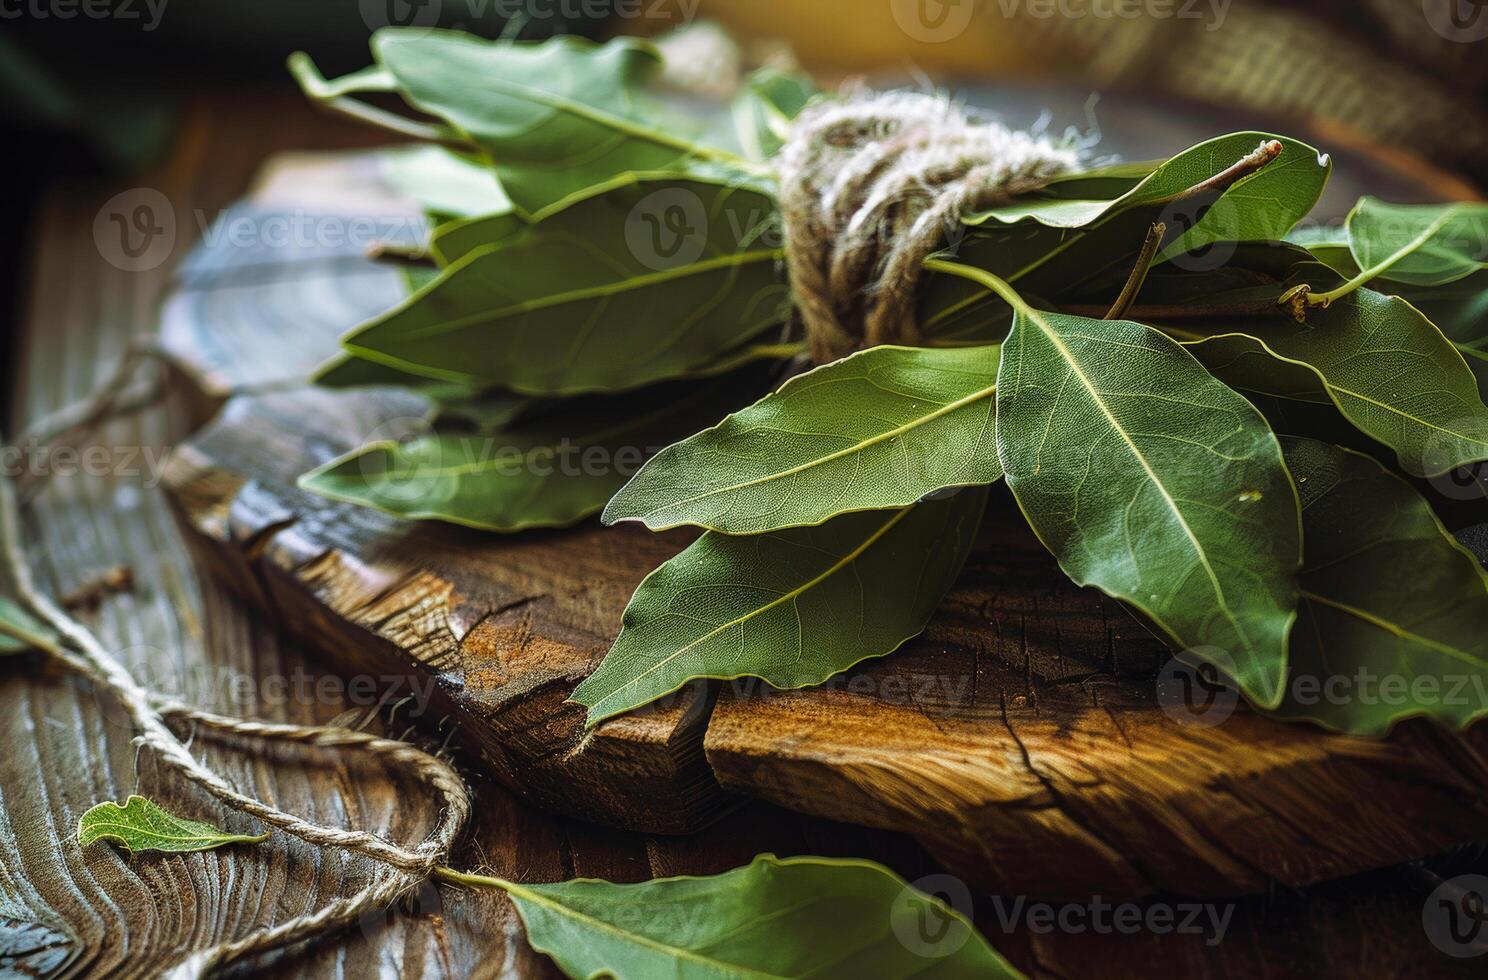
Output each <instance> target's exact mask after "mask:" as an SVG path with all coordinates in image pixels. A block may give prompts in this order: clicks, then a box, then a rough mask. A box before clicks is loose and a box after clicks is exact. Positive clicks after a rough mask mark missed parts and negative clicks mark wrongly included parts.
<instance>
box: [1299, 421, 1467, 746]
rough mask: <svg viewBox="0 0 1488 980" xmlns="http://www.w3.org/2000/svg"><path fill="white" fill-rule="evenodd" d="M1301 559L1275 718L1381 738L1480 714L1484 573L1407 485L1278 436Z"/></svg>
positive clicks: (1339, 454) (1348, 457) (1364, 462)
mask: <svg viewBox="0 0 1488 980" xmlns="http://www.w3.org/2000/svg"><path fill="white" fill-rule="evenodd" d="M1282 447H1283V449H1284V450H1285V452H1286V460H1287V466H1288V467H1290V469H1291V471H1292V474H1293V476H1294V477H1295V478H1296V481H1297V489H1298V492H1299V494H1300V496H1301V499H1302V525H1303V533H1304V536H1305V541H1306V549H1305V550H1306V560H1305V561H1304V562H1303V566H1302V574H1301V578H1300V585H1301V599H1300V603H1299V608H1298V617H1297V626H1296V628H1295V629H1294V630H1293V631H1292V642H1291V648H1290V650H1291V676H1290V678H1289V680H1288V684H1287V698H1286V699H1285V700H1284V701H1282V703H1281V705H1280V706H1279V707H1278V708H1277V709H1276V713H1277V714H1279V715H1281V716H1282V717H1286V718H1292V719H1305V720H1309V721H1313V722H1316V723H1318V724H1320V725H1323V726H1325V727H1328V728H1332V729H1335V730H1338V731H1343V732H1348V733H1351V734H1355V735H1381V734H1384V733H1385V732H1386V731H1387V730H1388V729H1389V728H1390V727H1391V726H1392V725H1394V724H1395V723H1396V722H1398V721H1400V720H1402V719H1404V718H1410V717H1416V716H1426V717H1431V718H1435V719H1437V720H1438V721H1441V722H1442V723H1444V724H1446V725H1449V726H1451V727H1454V728H1463V727H1466V726H1467V725H1468V724H1470V723H1471V722H1473V721H1474V720H1476V719H1478V718H1481V717H1482V716H1484V715H1485V714H1488V577H1485V575H1484V573H1483V568H1482V566H1481V565H1480V564H1479V563H1478V561H1477V559H1476V558H1474V557H1473V555H1472V554H1471V553H1470V552H1468V551H1467V549H1465V548H1463V547H1462V546H1461V545H1460V544H1458V543H1457V541H1456V540H1455V539H1454V538H1453V537H1452V535H1451V534H1450V533H1448V532H1447V530H1446V528H1444V527H1443V526H1442V525H1441V523H1440V521H1438V520H1437V517H1436V515H1435V514H1433V513H1432V510H1431V507H1430V506H1429V505H1428V504H1427V503H1426V501H1425V499H1423V498H1422V497H1421V496H1420V495H1419V494H1418V493H1416V492H1415V491H1414V490H1413V489H1411V487H1410V486H1409V485H1407V484H1406V483H1405V481H1403V480H1401V479H1400V478H1399V477H1396V476H1395V475H1393V474H1391V473H1390V472H1388V471H1387V470H1385V469H1384V468H1383V467H1381V466H1380V465H1379V464H1378V463H1376V462H1375V461H1374V460H1372V459H1369V458H1368V457H1366V456H1363V455H1360V454H1358V453H1354V452H1350V451H1348V450H1345V449H1340V448H1338V447H1336V446H1331V445H1328V444H1327V443H1323V442H1317V441H1315V440H1311V439H1298V438H1293V437H1283V439H1282Z"/></svg>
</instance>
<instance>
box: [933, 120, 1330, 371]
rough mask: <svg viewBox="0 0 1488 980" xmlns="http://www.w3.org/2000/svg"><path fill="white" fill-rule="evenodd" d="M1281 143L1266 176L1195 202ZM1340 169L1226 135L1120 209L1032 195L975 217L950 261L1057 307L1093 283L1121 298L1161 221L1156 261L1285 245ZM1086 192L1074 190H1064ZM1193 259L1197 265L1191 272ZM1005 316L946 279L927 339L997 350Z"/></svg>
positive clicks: (1252, 137)
mask: <svg viewBox="0 0 1488 980" xmlns="http://www.w3.org/2000/svg"><path fill="white" fill-rule="evenodd" d="M1273 139H1274V140H1276V141H1277V142H1279V143H1280V144H1281V146H1282V150H1281V155H1280V156H1279V157H1277V158H1276V159H1275V160H1272V161H1271V162H1270V163H1269V164H1267V165H1266V166H1264V167H1263V168H1261V169H1260V170H1259V171H1257V172H1255V173H1252V174H1250V175H1249V176H1246V177H1242V178H1240V179H1239V180H1238V181H1236V182H1235V183H1234V184H1233V185H1231V186H1230V187H1228V189H1226V190H1224V191H1223V192H1216V191H1212V190H1211V191H1205V192H1203V193H1197V194H1195V193H1193V189H1194V188H1196V187H1198V186H1199V185H1201V184H1203V183H1204V182H1205V181H1208V180H1210V179H1211V178H1214V177H1216V176H1218V175H1220V174H1222V173H1224V172H1225V171H1227V170H1229V169H1230V168H1231V167H1232V166H1233V165H1234V164H1235V163H1236V162H1237V161H1239V160H1240V159H1241V158H1243V157H1245V156H1246V155H1247V154H1249V153H1251V152H1252V151H1254V150H1255V149H1256V147H1257V146H1258V145H1260V144H1261V143H1263V142H1267V141H1270V140H1273ZM1331 166H1332V164H1331V162H1330V161H1329V160H1328V158H1327V157H1325V156H1322V155H1320V154H1319V153H1318V151H1317V150H1315V149H1314V148H1313V147H1311V146H1308V145H1307V144H1305V143H1299V142H1297V141H1296V140H1291V139H1286V138H1282V137H1275V136H1271V135H1270V134H1266V133H1258V132H1248V133H1235V134H1232V135H1230V136H1221V137H1218V138H1216V139H1212V140H1208V141H1206V142H1204V143H1200V144H1198V145H1197V146H1194V147H1191V148H1189V149H1187V150H1184V151H1183V152H1182V153H1179V154H1178V155H1177V156H1175V157H1173V158H1172V159H1170V160H1168V161H1167V162H1165V163H1164V164H1162V165H1161V166H1159V167H1158V168H1157V169H1156V170H1154V171H1152V173H1151V174H1150V175H1148V176H1147V177H1146V178H1144V179H1143V180H1142V181H1141V182H1140V183H1138V184H1137V185H1136V186H1135V187H1132V188H1131V189H1130V190H1128V191H1126V192H1125V193H1124V194H1122V195H1121V196H1120V197H1117V198H1115V199H1096V200H1081V199H1072V198H1068V197H1066V196H1063V195H1061V196H1050V195H1048V194H1043V195H1033V196H1028V197H1023V198H1019V199H1017V200H1015V201H1013V202H1012V203H1011V204H1008V205H1006V206H1004V207H1000V208H993V209H991V210H988V211H985V212H982V213H980V214H977V215H972V216H971V217H969V218H967V219H966V220H967V221H968V223H969V224H971V225H972V227H971V228H970V229H969V233H968V235H967V237H966V239H965V240H964V241H961V242H959V243H956V245H955V248H954V250H953V253H954V256H955V259H956V261H957V262H958V263H960V264H963V265H969V266H973V267H975V268H979V269H984V270H985V271H988V272H991V273H993V274H994V275H996V276H998V277H999V278H1001V279H1004V280H1007V281H1009V282H1015V283H1018V288H1019V290H1020V291H1021V292H1023V293H1024V295H1038V296H1043V297H1045V298H1047V299H1051V300H1058V299H1061V298H1062V297H1064V296H1066V295H1068V294H1069V293H1071V292H1072V291H1075V290H1078V289H1081V288H1089V287H1090V286H1091V284H1092V283H1095V284H1103V285H1104V286H1105V287H1107V288H1108V291H1109V293H1110V296H1111V298H1114V296H1115V291H1116V289H1117V288H1119V286H1120V285H1121V282H1122V281H1123V280H1124V279H1125V278H1126V275H1127V273H1128V272H1129V271H1130V266H1131V262H1132V260H1133V258H1134V257H1135V256H1136V255H1137V253H1138V251H1139V250H1140V249H1141V246H1142V242H1143V239H1144V238H1145V236H1146V233H1147V231H1148V229H1149V227H1150V226H1151V225H1152V223H1153V222H1157V221H1162V222H1164V223H1165V225H1166V226H1167V235H1166V237H1165V238H1164V247H1163V251H1162V252H1161V253H1160V255H1159V257H1158V260H1159V262H1163V261H1166V260H1176V259H1177V258H1178V257H1179V256H1180V255H1186V254H1187V253H1190V252H1195V250H1203V249H1205V248H1215V247H1218V248H1224V249H1226V250H1228V249H1230V248H1232V247H1233V245H1232V244H1231V243H1234V242H1242V241H1246V240H1270V239H1276V238H1280V237H1281V236H1282V234H1284V233H1285V232H1286V231H1287V230H1288V229H1290V228H1291V227H1292V226H1293V225H1294V224H1296V222H1297V221H1299V220H1300V219H1301V218H1302V217H1304V216H1305V215H1306V214H1307V212H1308V211H1309V210H1311V208H1312V207H1313V205H1314V204H1315V203H1316V202H1317V199H1318V196H1319V195H1320V194H1321V193H1322V189H1323V186H1324V184H1326V183H1327V179H1328V175H1329V173H1330V170H1331ZM1074 176H1076V177H1077V176H1078V175H1074ZM1104 183H1106V184H1109V183H1110V182H1109V181H1107V182H1104ZM1080 186H1082V185H1081V183H1080V182H1079V181H1075V182H1073V183H1072V184H1071V185H1069V187H1067V188H1066V189H1070V188H1079V187H1080ZM1088 186H1091V187H1098V186H1100V185H1099V184H1092V185H1088ZM1114 186H1117V187H1119V186H1120V184H1119V183H1118V184H1115V185H1114ZM1215 243H1221V244H1219V245H1216V244H1215ZM1194 261H1195V260H1193V259H1192V256H1190V257H1189V258H1188V259H1187V260H1185V262H1184V263H1183V264H1185V265H1187V266H1190V267H1191V266H1192V265H1193V264H1194ZM1197 261H1198V262H1199V264H1200V265H1201V266H1203V267H1204V268H1205V269H1208V268H1210V267H1212V266H1214V265H1217V264H1218V263H1219V259H1218V258H1217V257H1216V256H1215V255H1208V254H1204V255H1203V256H1202V258H1200V259H1198V260H1197ZM1160 267H1161V266H1159V268H1160ZM1007 314H1008V311H1007V308H1006V306H1005V305H1003V304H1002V303H1001V302H999V301H998V300H997V299H996V297H995V296H993V295H991V294H989V293H988V292H987V291H986V290H982V289H979V288H977V287H975V286H974V285H973V284H971V283H969V282H967V281H965V280H962V279H958V278H956V277H949V276H932V277H931V278H930V279H929V280H928V281H927V282H926V284H925V287H924V298H923V300H922V302H921V304H920V320H921V323H922V324H923V325H924V330H925V332H926V333H927V334H931V335H933V336H935V337H937V338H939V339H945V338H954V339H958V340H966V341H976V342H981V343H992V342H996V341H998V340H1000V339H1001V338H1002V336H1003V335H1004V334H1005V332H1006V320H1007Z"/></svg>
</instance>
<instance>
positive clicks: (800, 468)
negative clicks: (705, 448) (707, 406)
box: [638, 379, 997, 531]
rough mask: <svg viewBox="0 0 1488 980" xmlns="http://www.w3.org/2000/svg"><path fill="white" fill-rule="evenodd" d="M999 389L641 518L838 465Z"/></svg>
mask: <svg viewBox="0 0 1488 980" xmlns="http://www.w3.org/2000/svg"><path fill="white" fill-rule="evenodd" d="M859 380H861V379H859ZM996 390H997V384H996V382H994V383H993V384H991V385H988V386H987V387H986V388H983V389H981V390H980V391H977V392H973V393H972V394H970V395H966V396H964V397H962V398H959V399H957V400H956V401H954V402H950V403H948V404H945V405H942V406H941V407H940V408H938V409H936V410H935V411H933V412H931V413H929V414H927V415H922V416H920V417H918V418H916V419H913V420H912V421H909V422H905V423H903V424H902V425H899V426H896V427H895V428H893V429H888V430H885V431H884V432H881V433H878V434H877V435H874V436H873V437H871V438H868V439H864V440H862V441H860V442H857V443H854V444H853V445H850V446H844V447H843V448H841V449H838V450H834V451H833V452H831V453H828V454H826V455H825V456H820V457H817V458H816V459H810V460H807V461H806V462H804V463H798V464H796V465H795V466H792V467H789V468H788V469H784V470H780V471H778V472H775V473H767V474H766V475H764V476H762V477H757V478H755V479H753V480H745V481H743V482H741V483H735V484H731V485H729V486H725V487H718V488H716V489H713V490H709V491H707V492H705V493H700V494H697V495H696V496H693V497H688V498H686V499H683V500H678V501H674V502H671V503H668V504H664V505H662V506H660V507H655V508H652V509H651V510H649V511H647V512H646V513H645V514H644V515H638V516H641V517H642V519H643V520H644V519H645V518H647V517H650V516H651V515H652V514H656V513H658V512H659V511H663V510H671V509H675V508H677V507H685V506H687V505H688V504H693V503H697V502H698V501H699V500H706V499H708V498H709V497H716V496H718V495H719V494H723V493H732V492H734V491H736V490H744V489H747V488H749V487H756V486H763V485H764V484H766V483H769V482H771V481H773V480H780V479H784V478H785V477H788V476H795V475H796V474H798V473H804V472H806V471H807V470H810V469H813V468H815V467H817V466H826V465H827V464H828V463H833V462H836V461H837V460H839V459H842V458H844V457H846V456H850V455H852V454H853V453H857V452H862V451H864V450H866V449H867V448H868V447H870V446H876V445H878V444H879V443H881V442H885V441H887V440H889V439H894V438H897V437H899V436H901V435H903V434H905V433H906V432H911V431H913V430H914V429H916V428H918V427H919V426H921V425H928V424H929V423H931V422H933V421H935V420H936V419H938V418H943V417H945V416H946V415H949V414H951V413H952V412H954V411H957V410H958V409H961V408H964V407H966V406H967V405H970V404H972V403H974V402H976V401H979V400H981V399H983V398H987V397H990V396H991V395H992V394H994V393H995V392H996ZM751 431H752V430H751ZM685 523H687V521H685V520H679V521H678V522H677V523H674V524H665V525H663V524H652V523H651V522H650V521H647V522H646V526H647V527H649V528H651V529H652V530H653V531H664V530H668V529H670V528H673V527H677V526H679V525H681V524H685Z"/></svg>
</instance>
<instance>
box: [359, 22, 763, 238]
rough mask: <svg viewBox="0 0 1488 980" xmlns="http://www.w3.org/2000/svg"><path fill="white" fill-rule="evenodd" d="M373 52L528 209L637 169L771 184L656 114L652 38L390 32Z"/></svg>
mask: <svg viewBox="0 0 1488 980" xmlns="http://www.w3.org/2000/svg"><path fill="white" fill-rule="evenodd" d="M372 48H373V52H374V54H375V56H376V58H377V60H378V62H379V63H380V64H381V65H382V66H383V67H384V68H386V69H387V71H388V72H389V73H390V74H391V75H392V76H393V77H394V78H395V79H396V80H397V83H398V86H399V88H400V90H401V92H402V94H403V96H404V98H405V99H407V100H408V102H409V103H410V104H411V105H413V106H414V107H416V108H418V109H420V110H422V111H424V112H427V113H429V114H431V115H434V116H438V117H440V118H442V119H444V120H445V121H446V122H448V123H449V124H450V125H452V126H453V127H455V129H457V130H458V131H460V132H462V133H465V134H467V135H468V136H469V137H470V138H471V139H472V140H473V141H474V142H475V144H476V145H477V146H479V147H480V148H481V150H482V151H483V152H484V153H485V154H486V155H487V157H488V158H489V159H490V161H491V163H492V165H493V166H494V167H495V168H496V173H497V175H498V177H499V178H500V180H501V184H502V186H503V187H504V188H505V189H506V192H507V194H509V195H510V196H511V199H512V201H513V202H514V203H515V204H516V206H517V208H518V209H519V210H521V211H523V212H525V213H527V214H531V215H537V214H540V213H548V212H551V211H554V210H559V209H561V208H563V207H565V206H566V205H568V204H570V203H573V201H575V200H577V199H578V198H580V197H587V196H589V195H591V194H593V193H595V192H596V191H597V190H599V189H603V188H607V187H610V186H613V185H615V184H616V183H625V182H630V181H633V180H634V179H635V175H636V174H647V175H650V176H653V177H664V176H671V177H699V178H703V179H710V180H723V181H728V182H735V183H751V184H752V185H754V186H755V187H756V188H757V189H760V190H766V189H768V187H769V186H770V177H769V175H768V172H767V171H765V170H764V169H763V168H761V167H759V166H758V165H756V164H753V163H750V162H749V161H746V160H744V159H742V158H740V157H737V156H734V155H733V154H731V153H728V152H726V151H723V150H719V149H716V148H713V147H708V146H703V145H699V144H695V143H692V142H690V141H688V140H686V139H684V138H682V137H679V136H678V135H676V134H675V133H673V132H671V131H670V130H669V129H667V128H664V127H661V126H658V125H655V124H653V123H652V121H651V120H649V119H648V118H647V116H646V114H645V113H644V112H643V111H642V109H641V107H640V106H639V105H637V102H636V98H635V90H636V88H637V87H638V86H640V85H642V84H643V83H644V82H645V81H646V80H647V79H648V78H649V77H650V75H651V73H652V72H653V71H654V70H655V69H656V68H657V66H658V65H659V63H660V58H659V56H658V55H657V53H656V50H655V49H654V48H653V47H651V45H650V44H647V43H646V42H644V41H640V40H636V39H635V38H617V39H615V40H612V41H610V42H609V43H607V44H604V45H600V46H596V45H594V44H592V43H591V42H588V41H585V40H582V39H580V38H576V37H558V38H553V39H551V40H548V41H544V42H542V43H538V44H514V43H510V42H504V41H486V40H483V39H481V38H478V37H474V36H472V35H468V34H462V33H459V32H452V31H438V30H423V29H407V30H403V29H398V28H385V29H383V30H380V31H378V32H377V33H376V34H375V35H373V38H372Z"/></svg>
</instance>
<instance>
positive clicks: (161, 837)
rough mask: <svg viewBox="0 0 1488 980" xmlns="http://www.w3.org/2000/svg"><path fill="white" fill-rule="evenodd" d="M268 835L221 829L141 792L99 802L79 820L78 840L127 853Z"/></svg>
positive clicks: (253, 840) (198, 847)
mask: <svg viewBox="0 0 1488 980" xmlns="http://www.w3.org/2000/svg"><path fill="white" fill-rule="evenodd" d="M268 837H269V835H268V834H266V833H265V834H259V835H257V836H253V835H249V834H228V833H224V832H223V831H221V830H219V829H217V828H216V827H214V826H212V825H211V824H209V823H203V822H202V821H200V820H187V819H186V818H185V817H178V816H176V815H175V814H174V813H171V812H170V811H169V810H167V809H165V808H164V807H162V806H160V805H159V804H158V803H153V802H151V801H150V800H147V799H145V798H144V797H143V796H131V797H130V798H129V799H128V800H126V801H125V803H124V805H123V806H120V805H119V804H117V803H114V802H111V801H110V802H105V803H99V804H98V805H97V806H93V807H90V808H89V809H88V812H87V813H84V814H83V816H82V818H81V819H79V820H78V843H79V844H81V845H82V846H83V847H87V846H88V845H89V844H92V843H94V842H95V841H100V840H108V841H113V842H114V843H115V844H118V845H119V846H120V847H122V848H124V850H126V851H128V852H129V853H130V855H134V854H135V853H137V852H139V851H163V852H166V853H172V854H178V853H186V852H190V851H209V850H211V849H213V848H216V847H221V846H222V845H224V844H240V843H241V844H257V843H259V842H260V841H265V840H268Z"/></svg>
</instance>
